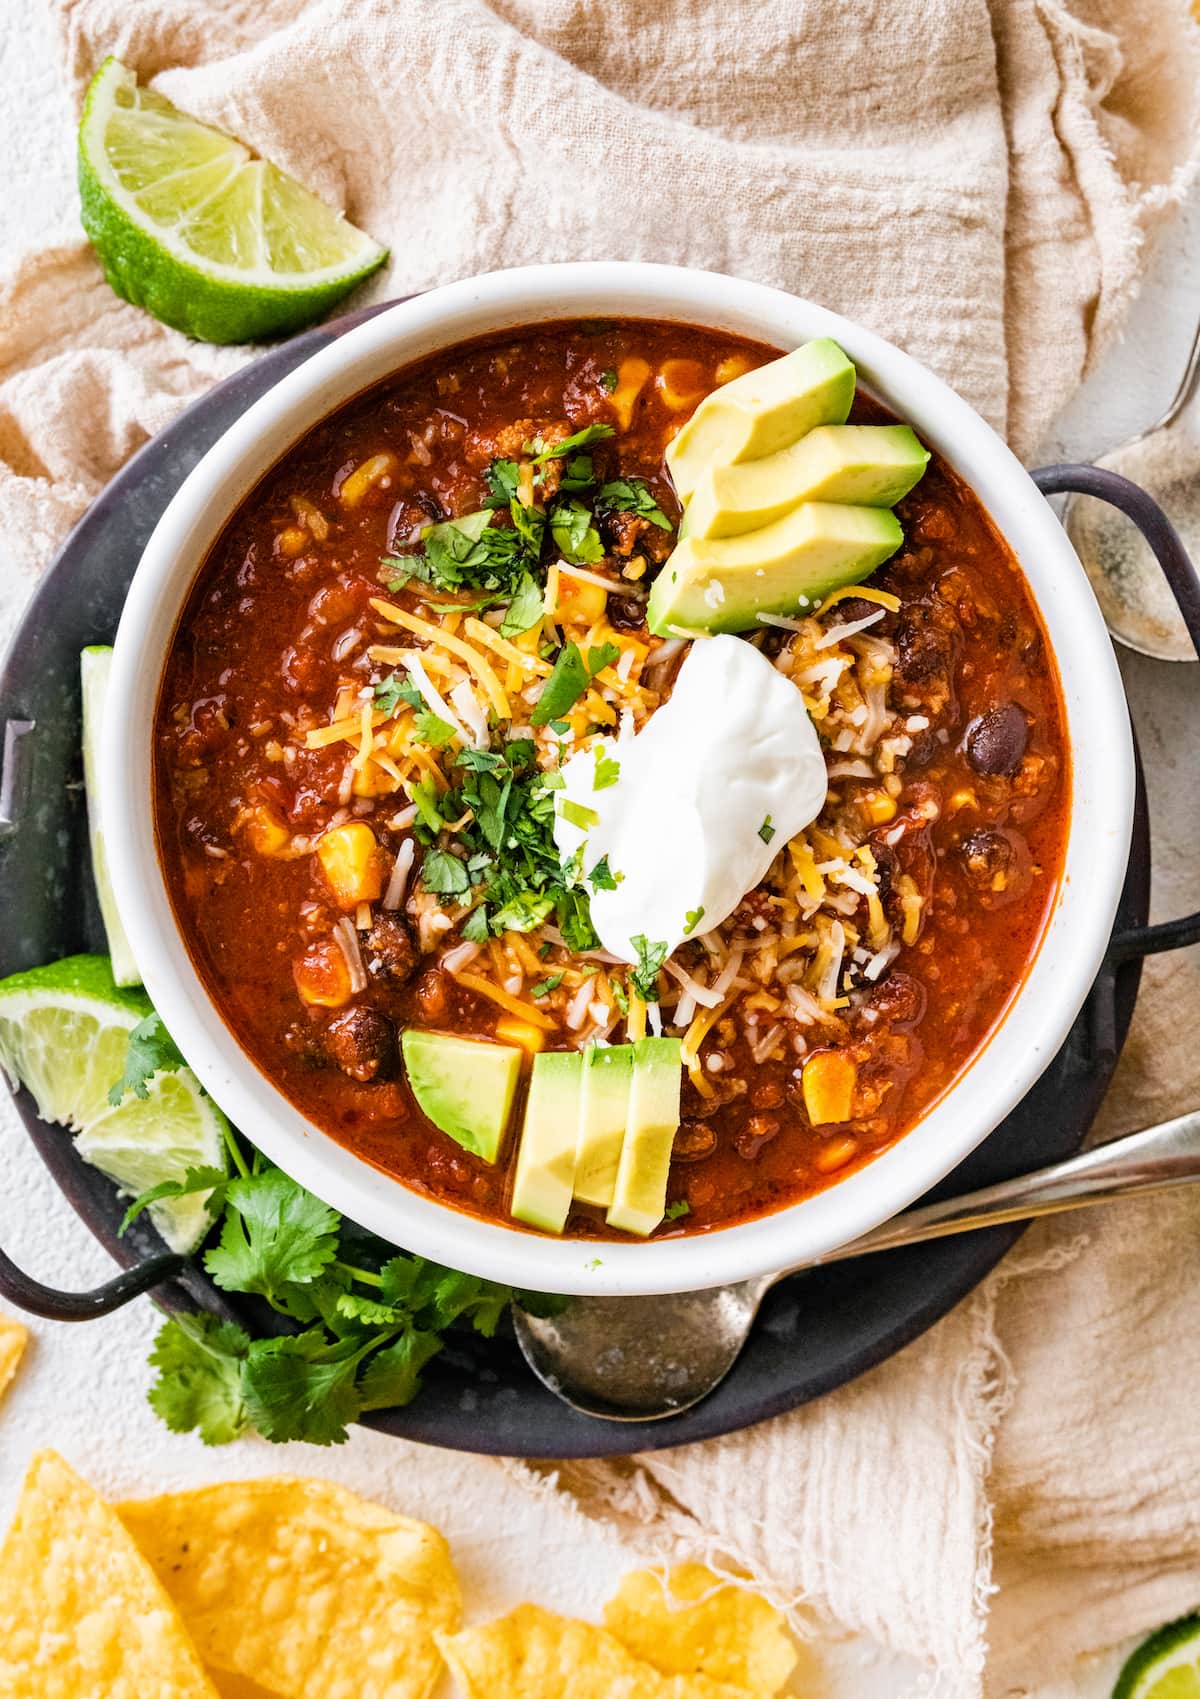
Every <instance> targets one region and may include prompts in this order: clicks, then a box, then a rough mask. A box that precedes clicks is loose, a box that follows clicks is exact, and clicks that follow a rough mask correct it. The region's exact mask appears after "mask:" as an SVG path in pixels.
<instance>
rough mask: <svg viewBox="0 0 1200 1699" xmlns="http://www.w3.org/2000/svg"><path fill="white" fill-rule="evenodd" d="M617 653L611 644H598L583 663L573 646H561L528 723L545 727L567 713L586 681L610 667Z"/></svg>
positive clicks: (571, 644) (583, 689) (580, 655)
mask: <svg viewBox="0 0 1200 1699" xmlns="http://www.w3.org/2000/svg"><path fill="white" fill-rule="evenodd" d="M620 653H621V651H620V650H619V649H618V648H617V646H616V644H615V643H601V644H600V646H599V647H598V648H596V649H589V650H588V657H587V660H586V661H585V660H584V658H583V655H582V654H581V653H580V650H579V645H578V644H577V643H565V644H564V645H563V647H562V648H561V649H560V650H559V652H558V659H557V660H556V661H555V663H554V667H553V670H552V671H551V674H550V677H549V678H548V679H547V680H546V683H545V686H544V688H543V690H542V694H541V695H540V696H539V697H538V699H537V703H536V705H535V707H534V710H533V713H532V714H531V715H530V716H529V719H530V723H531V724H532V725H535V726H545V725H549V724H551V722H553V721H554V720H557V719H559V718H560V716H561V715H563V714H565V713H567V712H568V711H569V710H570V709H571V708H573V707H574V706H575V704H576V702H578V700H579V698H580V697H581V696H582V695H583V693H584V691H585V690H586V689H587V687H588V684H589V682H590V680H591V679H593V678H594V677H595V676H596V674H597V673H598V672H602V671H603V670H604V668H605V667H607V666H611V665H612V663H613V661H615V660H616V658H617V656H618V655H619V654H620Z"/></svg>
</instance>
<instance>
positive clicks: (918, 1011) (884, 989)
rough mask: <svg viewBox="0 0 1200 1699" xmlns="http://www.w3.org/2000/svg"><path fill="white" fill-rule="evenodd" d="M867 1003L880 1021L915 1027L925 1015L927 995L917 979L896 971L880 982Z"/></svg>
mask: <svg viewBox="0 0 1200 1699" xmlns="http://www.w3.org/2000/svg"><path fill="white" fill-rule="evenodd" d="M868 1001H869V1004H870V1007H871V1008H872V1009H874V1010H875V1011H876V1013H877V1014H878V1015H879V1016H880V1017H881V1019H883V1020H886V1021H889V1022H891V1023H892V1024H893V1025H895V1026H915V1025H916V1023H917V1022H918V1021H920V1019H921V1018H922V1016H923V1015H924V1013H925V1005H926V1003H927V1001H928V993H927V992H926V990H925V987H924V986H923V985H922V984H921V982H920V980H919V979H913V978H912V976H911V975H910V974H907V973H900V972H899V971H897V972H893V973H889V974H888V976H887V978H886V979H882V980H880V982H879V984H878V985H876V986H875V987H874V988H873V990H872V992H871V995H870V998H869V1000H868Z"/></svg>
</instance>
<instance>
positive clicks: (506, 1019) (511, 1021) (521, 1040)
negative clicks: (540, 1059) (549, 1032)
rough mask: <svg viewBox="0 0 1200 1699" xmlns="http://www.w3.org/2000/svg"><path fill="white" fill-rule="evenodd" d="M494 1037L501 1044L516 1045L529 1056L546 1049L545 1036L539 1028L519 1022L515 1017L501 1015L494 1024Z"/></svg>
mask: <svg viewBox="0 0 1200 1699" xmlns="http://www.w3.org/2000/svg"><path fill="white" fill-rule="evenodd" d="M496 1037H497V1038H498V1039H499V1040H500V1042H501V1044H516V1045H518V1046H519V1047H520V1048H521V1049H522V1050H528V1051H529V1053H530V1055H533V1054H534V1052H535V1051H538V1050H544V1049H545V1048H546V1034H545V1033H544V1032H543V1031H542V1030H541V1028H540V1027H536V1026H530V1024H529V1022H528V1021H519V1020H517V1018H516V1016H515V1015H501V1017H500V1019H499V1020H498V1021H497V1022H496Z"/></svg>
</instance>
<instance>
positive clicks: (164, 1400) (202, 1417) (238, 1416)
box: [149, 1315, 250, 1445]
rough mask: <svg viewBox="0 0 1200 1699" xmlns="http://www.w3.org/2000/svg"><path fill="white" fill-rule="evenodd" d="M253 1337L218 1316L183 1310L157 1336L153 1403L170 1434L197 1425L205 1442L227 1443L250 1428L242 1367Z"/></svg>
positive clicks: (153, 1354)
mask: <svg viewBox="0 0 1200 1699" xmlns="http://www.w3.org/2000/svg"><path fill="white" fill-rule="evenodd" d="M249 1349H250V1337H249V1335H248V1334H246V1333H243V1331H242V1329H241V1328H240V1327H237V1326H235V1325H234V1323H233V1322H229V1321H222V1320H221V1319H220V1318H219V1317H218V1316H211V1315H181V1316H173V1317H172V1318H171V1319H170V1320H169V1321H165V1322H164V1323H163V1325H162V1326H161V1327H160V1328H159V1330H158V1333H157V1335H156V1336H155V1340H154V1345H153V1347H152V1349H151V1352H150V1366H151V1368H153V1369H156V1370H157V1371H158V1372H157V1374H156V1376H155V1380H154V1384H153V1385H152V1386H151V1388H150V1393H149V1399H150V1407H151V1409H153V1411H154V1412H155V1414H156V1415H157V1416H159V1417H160V1418H161V1420H162V1421H164V1422H165V1423H166V1425H167V1427H168V1428H170V1430H171V1432H172V1433H176V1434H181V1433H187V1432H188V1431H189V1430H190V1429H193V1428H194V1429H195V1430H196V1432H197V1433H198V1434H199V1435H200V1438H201V1439H202V1440H203V1441H204V1443H205V1445H225V1444H226V1443H227V1442H228V1441H229V1440H231V1439H237V1437H238V1436H239V1434H244V1433H245V1432H246V1431H247V1429H248V1428H249V1427H250V1417H249V1415H248V1413H247V1410H246V1403H245V1397H244V1394H243V1388H242V1371H243V1367H244V1365H245V1361H246V1354H247V1352H248V1351H249Z"/></svg>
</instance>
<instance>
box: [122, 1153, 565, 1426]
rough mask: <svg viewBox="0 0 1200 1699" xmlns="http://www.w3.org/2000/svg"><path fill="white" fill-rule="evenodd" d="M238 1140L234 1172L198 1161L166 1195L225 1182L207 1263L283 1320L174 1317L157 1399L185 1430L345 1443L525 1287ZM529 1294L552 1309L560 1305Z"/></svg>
mask: <svg viewBox="0 0 1200 1699" xmlns="http://www.w3.org/2000/svg"><path fill="white" fill-rule="evenodd" d="M229 1145H230V1154H231V1158H232V1160H233V1162H234V1165H235V1173H234V1176H233V1178H232V1179H227V1178H226V1176H225V1175H224V1174H221V1173H218V1172H217V1171H209V1170H196V1172H195V1173H194V1174H189V1175H188V1176H187V1177H186V1179H185V1180H183V1181H177V1182H174V1183H173V1190H172V1189H171V1188H169V1187H166V1186H158V1187H155V1188H154V1195H155V1196H158V1197H163V1196H167V1195H174V1196H181V1195H183V1194H184V1193H185V1192H189V1191H198V1190H202V1189H203V1190H210V1189H213V1195H214V1197H215V1198H216V1199H218V1200H219V1201H218V1203H217V1207H218V1208H219V1209H220V1210H221V1211H222V1212H223V1213H222V1219H221V1228H220V1234H219V1238H218V1240H217V1242H216V1244H214V1245H213V1246H211V1248H210V1249H209V1250H208V1252H207V1253H206V1255H205V1257H204V1266H205V1268H206V1269H207V1271H208V1273H209V1274H210V1276H211V1277H212V1279H213V1280H214V1281H215V1283H216V1284H217V1285H218V1286H220V1287H221V1289H222V1290H223V1291H226V1292H234V1293H246V1294H250V1295H253V1296H256V1297H258V1298H261V1299H265V1301H266V1303H267V1305H269V1307H270V1310H271V1311H272V1312H274V1315H275V1316H276V1317H277V1318H278V1319H277V1321H276V1323H275V1325H274V1327H273V1328H270V1327H269V1328H268V1329H267V1330H265V1331H264V1332H263V1333H262V1334H260V1335H258V1336H255V1335H252V1334H251V1333H249V1332H248V1331H247V1330H246V1329H245V1328H244V1327H240V1326H238V1325H237V1324H236V1323H234V1322H230V1321H224V1320H222V1319H221V1318H219V1317H217V1316H213V1315H203V1314H201V1315H180V1316H173V1317H172V1318H171V1319H170V1320H168V1321H166V1322H164V1323H163V1325H162V1327H161V1328H160V1329H159V1332H158V1335H157V1338H156V1339H155V1342H154V1347H153V1349H152V1351H151V1353H150V1363H151V1366H152V1367H153V1368H154V1369H155V1371H156V1376H155V1380H154V1384H153V1385H152V1387H151V1389H150V1395H149V1396H150V1403H151V1406H152V1407H153V1409H154V1410H155V1411H156V1412H157V1413H158V1415H159V1416H160V1417H161V1418H162V1420H163V1421H164V1422H165V1423H166V1425H167V1426H168V1427H169V1428H170V1429H172V1431H174V1432H176V1433H184V1432H189V1431H195V1432H196V1433H198V1434H199V1435H200V1438H201V1439H202V1440H203V1441H204V1442H205V1444H206V1445H223V1444H225V1443H226V1442H228V1441H229V1440H232V1439H236V1438H237V1437H238V1436H239V1435H240V1434H244V1433H248V1432H251V1431H257V1432H258V1433H259V1434H261V1435H262V1437H263V1438H264V1439H268V1440H276V1441H283V1440H295V1439H299V1440H307V1441H308V1442H309V1444H312V1445H340V1444H342V1442H343V1441H344V1440H345V1439H346V1437H347V1434H346V1429H347V1426H348V1425H349V1423H351V1422H353V1421H356V1420H357V1419H358V1417H359V1416H361V1415H363V1414H364V1413H365V1412H367V1411H369V1410H378V1409H384V1408H387V1407H389V1406H394V1405H399V1404H408V1403H410V1402H411V1400H412V1399H413V1398H415V1397H416V1395H417V1393H418V1392H419V1391H420V1387H421V1374H422V1370H423V1369H424V1368H425V1367H426V1365H427V1364H428V1363H429V1362H430V1361H431V1360H432V1358H434V1357H435V1356H436V1355H437V1354H438V1352H439V1351H441V1350H442V1348H443V1345H444V1343H445V1341H444V1337H443V1336H444V1334H445V1333H446V1331H447V1329H449V1328H450V1327H452V1326H454V1325H456V1324H460V1325H467V1326H470V1327H473V1328H474V1329H475V1331H476V1332H478V1333H480V1334H482V1335H483V1336H484V1337H485V1338H490V1337H491V1336H492V1334H493V1333H494V1332H495V1330H496V1327H497V1325H498V1323H499V1321H500V1318H501V1316H502V1315H503V1313H504V1311H505V1309H506V1308H507V1306H508V1304H509V1302H510V1301H511V1300H512V1298H513V1297H514V1296H515V1295H516V1294H514V1293H513V1291H512V1290H511V1289H510V1288H509V1287H507V1286H497V1285H494V1284H493V1283H492V1282H491V1281H487V1280H478V1279H476V1278H475V1277H474V1276H473V1275H469V1274H461V1273H459V1272H457V1271H456V1270H454V1269H449V1268H443V1267H441V1266H440V1265H439V1264H437V1263H431V1262H426V1261H425V1260H424V1259H423V1258H421V1257H412V1256H407V1255H405V1254H404V1253H402V1252H401V1253H398V1254H397V1253H395V1252H394V1251H393V1250H392V1248H391V1247H390V1246H387V1245H384V1244H382V1243H381V1242H380V1241H378V1240H375V1239H372V1238H368V1237H365V1236H363V1235H362V1234H361V1232H360V1230H359V1229H357V1228H352V1227H350V1226H349V1225H348V1224H347V1223H346V1222H344V1221H343V1219H342V1217H341V1216H340V1215H338V1214H337V1212H336V1211H335V1210H332V1209H330V1208H329V1207H328V1205H326V1204H323V1203H321V1202H320V1200H319V1199H317V1198H315V1197H314V1196H313V1195H312V1193H311V1192H307V1191H305V1189H304V1188H303V1186H299V1185H297V1184H296V1182H295V1181H294V1180H292V1179H289V1177H288V1176H287V1175H286V1174H284V1173H283V1172H282V1170H281V1169H278V1168H272V1167H271V1166H270V1165H269V1164H267V1163H266V1162H265V1160H264V1159H263V1158H262V1157H261V1156H258V1155H257V1154H256V1155H254V1156H253V1158H252V1160H251V1161H247V1158H246V1155H245V1154H244V1153H243V1151H242V1148H241V1146H240V1144H239V1143H238V1142H237V1141H236V1140H235V1139H234V1138H233V1137H232V1136H231V1137H230V1140H229ZM150 1201H151V1194H150V1193H147V1194H145V1195H144V1196H143V1197H141V1198H139V1199H138V1200H137V1202H136V1203H135V1205H134V1208H133V1210H132V1211H131V1214H134V1213H137V1212H138V1211H139V1210H140V1209H141V1208H143V1207H144V1206H145V1204H146V1203H148V1202H150ZM520 1297H521V1299H522V1302H523V1303H525V1304H526V1305H527V1306H529V1307H531V1308H534V1309H537V1310H539V1311H541V1312H542V1313H547V1311H548V1309H549V1308H550V1307H553V1305H554V1304H555V1303H556V1302H557V1300H554V1299H552V1298H547V1297H545V1296H544V1295H541V1294H535V1293H522V1294H520Z"/></svg>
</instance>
